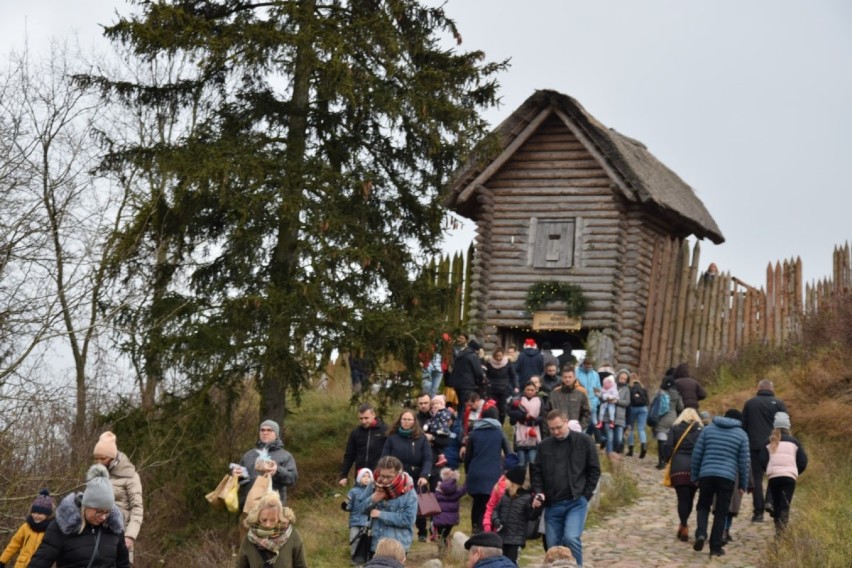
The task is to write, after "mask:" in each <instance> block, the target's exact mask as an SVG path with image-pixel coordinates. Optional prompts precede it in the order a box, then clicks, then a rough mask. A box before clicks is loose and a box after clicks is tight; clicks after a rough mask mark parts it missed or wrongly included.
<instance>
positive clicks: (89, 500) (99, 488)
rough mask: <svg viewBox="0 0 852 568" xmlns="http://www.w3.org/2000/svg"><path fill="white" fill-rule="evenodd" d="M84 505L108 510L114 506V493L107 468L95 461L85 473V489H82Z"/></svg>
mask: <svg viewBox="0 0 852 568" xmlns="http://www.w3.org/2000/svg"><path fill="white" fill-rule="evenodd" d="M82 504H83V506H84V507H89V508H90V509H106V510H110V509H112V508H113V507H114V506H115V495H114V494H113V492H112V483H111V482H110V480H109V472H108V471H107V468H105V467H104V466H102V465H101V464H99V463H96V464H95V465H93V466H92V467H90V468H89V471H88V472H87V473H86V490H85V491H83V502H82Z"/></svg>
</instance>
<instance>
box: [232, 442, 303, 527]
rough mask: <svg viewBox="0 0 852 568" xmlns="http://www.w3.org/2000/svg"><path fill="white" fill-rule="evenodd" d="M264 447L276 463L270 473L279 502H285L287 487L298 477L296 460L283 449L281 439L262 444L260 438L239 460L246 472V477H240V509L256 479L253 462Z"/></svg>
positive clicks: (284, 503)
mask: <svg viewBox="0 0 852 568" xmlns="http://www.w3.org/2000/svg"><path fill="white" fill-rule="evenodd" d="M264 448H266V450H267V451H268V452H269V457H270V458H272V460H273V461H275V463H277V464H278V468H277V469H276V470H275V473H274V474H273V475H272V488H273V489H275V490H277V491H278V495H280V496H281V503H282V504H283V505H286V504H287V488H288V487H289V486H291V485H294V484H295V483H296V480H298V479H299V472H298V471H297V469H296V460H295V459H293V455H292V454H291V453H290V452H288V451H287V450H285V449H284V446H283V443H282V442H281V439H280V438H279V439H276V440H275V441H274V442H271V443H270V444H268V445H267V444H264V443H263V442H261V441H260V440H258V441H257V443H256V444H255V447H254V448H252V449H251V450H249V451H247V452H246V453H245V454H243V458H242V459H241V460H240V465H241V466H242V467H243V468H244V469H245V470H246V471H247V472H248V475H249V476H248V478H241V479H240V489H239V496H240V511H242V510H243V507H244V506H245V504H246V497H247V496H248V492H249V490H250V489H251V486H252V484H253V483H254V480H255V479H257V471H255V469H254V462H255V461H257V458H258V456H260V452H261V450H263V449H264Z"/></svg>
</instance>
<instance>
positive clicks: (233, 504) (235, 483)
mask: <svg viewBox="0 0 852 568" xmlns="http://www.w3.org/2000/svg"><path fill="white" fill-rule="evenodd" d="M239 489H240V480H239V478H238V477H237V476H236V475H231V476H229V479H228V483H227V485H226V489H225V496H224V498H223V500H224V501H225V507H227V508H228V512H229V513H239V512H240V497H239Z"/></svg>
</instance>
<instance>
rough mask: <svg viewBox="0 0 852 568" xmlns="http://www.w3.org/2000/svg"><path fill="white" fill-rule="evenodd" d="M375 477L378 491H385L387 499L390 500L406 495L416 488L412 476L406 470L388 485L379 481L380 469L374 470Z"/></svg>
mask: <svg viewBox="0 0 852 568" xmlns="http://www.w3.org/2000/svg"><path fill="white" fill-rule="evenodd" d="M373 479H375V480H376V491H382V492H384V494H385V499H386V500H388V501H390V500H391V499H396V498H397V497H399V496H400V495H405V494H406V493H408V492H409V491H411V490H412V489H413V488H414V482H413V481H412V480H411V476H410V475H408V474H407V473H405V472H404V471H400V472H399V473H398V474H397V476H396V477H395V478H394V480H393V481H391V482H390V483H388V484H387V485H382V484H380V483H379V482H378V479H379V470H378V469H377V470H376V471H375V472H373Z"/></svg>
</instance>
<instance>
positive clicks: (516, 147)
mask: <svg viewBox="0 0 852 568" xmlns="http://www.w3.org/2000/svg"><path fill="white" fill-rule="evenodd" d="M494 134H495V135H496V136H495V137H496V142H497V145H498V147H497V149H496V152H494V155H496V157H494V158H493V159H488V160H472V161H471V162H469V163H468V164H466V165H465V166H463V167H462V168H461V169H460V170H459V171H458V172H457V174H456V176H455V177H454V180H453V182H452V185H451V194H450V196H449V198H448V202H447V204H448V207H449V208H450V209H451V210H453V211H455V212H457V213H458V214H460V215H462V216H464V217H466V218H468V219H471V220H473V221H474V222H475V223H476V240H475V250H474V258H473V269H472V282H471V297H470V310H471V311H470V321H471V322H473V329H472V331H474V332H477V333H478V335H479V336H480V338H481V339H482V340H483V343H484V346H485V347H486V349H490V348H491V347H493V346H494V345H496V344H507V343H518V342H519V341H520V340H521V339H522V338H523V337H524V336H528V335H532V336H534V337H536V338H538V339H539V343H541V340H542V339H548V340H550V341H551V343H553V347H554V348H556V347H558V346H561V345H562V343H563V342H564V341H563V340H565V339H567V340H568V341H569V342H570V341H571V337H575V338H576V340H577V341H576V342H575V343H579V342H580V341H582V340H583V339H584V338H585V337H586V335H587V334H588V333H589V332H590V331H591V330H597V331H600V332H602V333H603V334H604V335H605V336H606V337H607V338H609V340H611V344H612V348H613V358H614V359H615V360H614V361H612V363H617V364H620V365H631V366H635V365H637V364H638V362H639V357H640V351H641V348H642V333H643V325H644V321H645V311H646V304H647V300H648V293H649V281H650V273H651V265H652V259H653V253H654V243H655V242H656V241H657V239H659V238H660V237H661V236H668V237H672V238H684V237H688V236H695V237H697V238H699V239H705V238H707V239H710V240H711V241H712V242H713V243H716V244H719V243H722V242H723V241H724V237H723V236H722V232H721V231H720V230H719V227H718V226H717V225H716V222H715V221H714V220H713V218H712V217H711V216H710V213H709V212H708V211H707V209H706V208H705V207H704V204H703V203H702V202H701V200H700V199H699V198H698V196H697V195H696V194H695V191H694V190H693V189H692V188H691V187H690V186H689V185H687V184H686V183H685V182H684V181H683V180H682V179H680V178H679V177H678V176H677V174H675V173H674V172H673V171H671V170H670V169H668V168H667V167H666V166H664V165H663V164H662V163H660V161H659V160H657V159H656V158H655V157H654V156H653V155H652V154H651V152H649V151H648V149H647V148H646V147H645V146H644V145H643V144H642V143H641V142H638V141H636V140H634V139H632V138H628V137H627V136H624V135H623V134H620V133H618V132H616V131H615V130H612V129H610V128H607V127H606V126H604V125H603V124H601V123H600V122H598V121H597V120H596V119H595V118H594V117H593V116H591V115H590V114H589V113H588V112H586V110H585V109H584V108H583V107H582V106H580V104H579V103H578V102H577V101H576V100H574V99H573V98H571V97H569V96H567V95H563V94H561V93H557V92H555V91H547V90H543V91H536V92H535V94H533V95H532V96H531V97H529V98H528V99H527V100H526V101H525V102H524V103H523V104H522V105H521V106H520V107H519V108H518V109H517V110H516V111H515V112H513V113H512V114H511V115H510V116H509V117H508V118H506V120H504V121H503V122H502V124H500V126H498V127H497V129H496V130H495V132H494ZM546 280H556V281H560V282H570V283H573V284H576V285H579V286H580V287H581V288H582V290H583V292H584V295H585V296H586V298H587V299H588V300H589V307H588V309H587V311H586V313H585V314H584V315H583V316H582V318H581V321H580V322H579V328H580V329H579V330H575V331H572V330H570V329H569V328H570V326H567V327H564V326H563V327H562V329H560V326H559V325H558V324H556V325H555V327H554V328H551V329H542V328H539V329H533V314H530V313H529V312H527V311H526V308H525V306H524V298H525V296H526V293H527V290H528V289H529V287H530V285H531V284H533V283H535V282H538V281H546ZM556 307H557V308H558V306H556ZM546 325H547V324H545V326H546ZM555 341H556V342H559V343H554V342H555ZM575 347H579V345H578V344H575Z"/></svg>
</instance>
